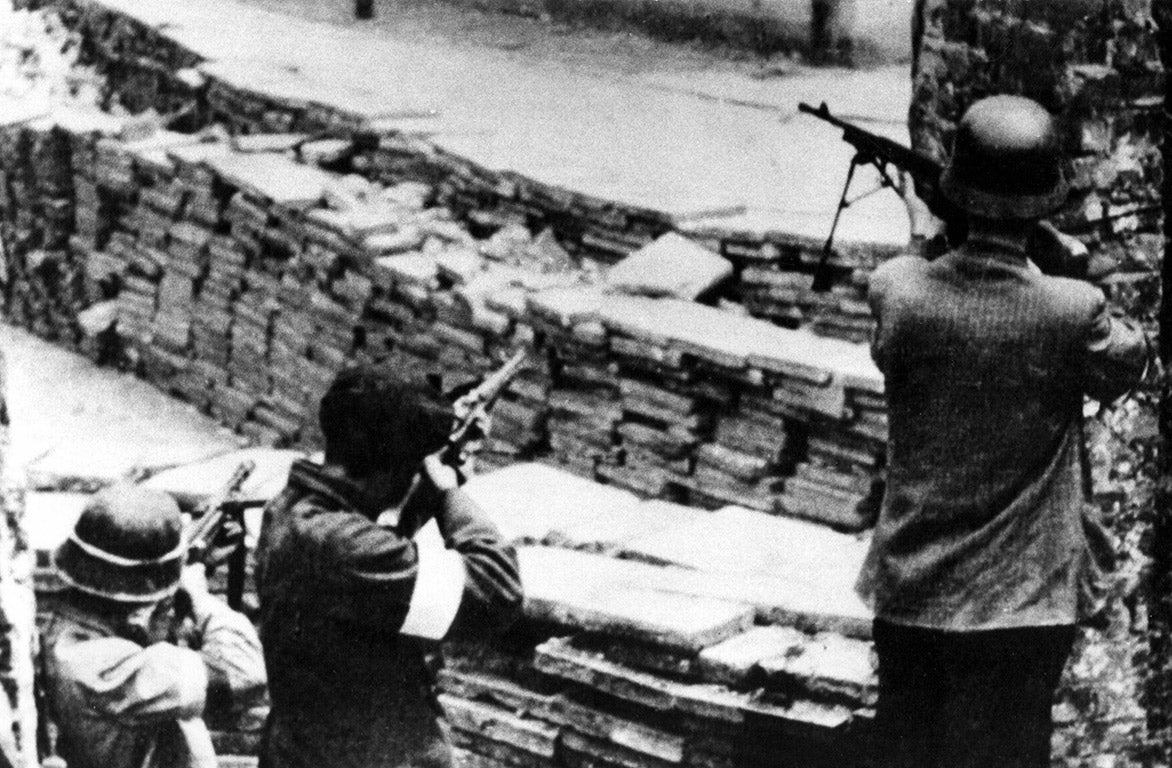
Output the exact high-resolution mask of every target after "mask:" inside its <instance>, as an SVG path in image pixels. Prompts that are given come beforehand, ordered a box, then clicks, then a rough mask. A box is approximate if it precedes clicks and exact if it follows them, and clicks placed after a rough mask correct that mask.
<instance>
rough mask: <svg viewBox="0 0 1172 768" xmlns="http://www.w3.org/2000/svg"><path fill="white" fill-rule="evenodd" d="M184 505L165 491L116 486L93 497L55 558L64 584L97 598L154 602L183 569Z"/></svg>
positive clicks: (167, 592) (176, 582)
mask: <svg viewBox="0 0 1172 768" xmlns="http://www.w3.org/2000/svg"><path fill="white" fill-rule="evenodd" d="M182 538H183V523H182V518H181V517H180V514H179V505H178V504H176V503H175V500H174V499H173V498H171V497H170V496H168V495H167V494H165V493H162V492H160V491H152V490H147V489H145V488H140V487H135V486H115V487H111V488H107V489H106V490H104V491H101V492H99V493H97V494H95V495H94V496H93V498H92V499H90V502H89V504H87V505H86V508H85V509H84V510H82V513H81V516H80V517H79V518H78V520H77V524H76V525H75V526H74V528H73V533H72V534H70V536H69V538H68V539H66V540H65V543H63V544H62V545H61V546H60V547H59V548H58V549H57V553H56V557H55V558H54V559H55V561H56V565H57V570H58V573H59V574H60V576H61V578H62V580H63V581H65V582H66V583H67V584H68V585H69V586H71V587H73V588H74V589H78V590H80V591H82V592H85V593H87V594H90V595H94V596H96V597H101V598H105V599H107V600H114V601H117V602H123V603H151V602H155V601H156V600H161V599H163V598H164V597H167V596H169V595H171V594H172V593H174V592H175V590H176V588H177V587H178V586H179V573H180V571H181V570H182V568H183V561H184V548H183V543H182Z"/></svg>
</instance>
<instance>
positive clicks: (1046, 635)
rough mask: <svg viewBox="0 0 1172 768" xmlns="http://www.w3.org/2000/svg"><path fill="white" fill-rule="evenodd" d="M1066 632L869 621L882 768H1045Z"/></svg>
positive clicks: (1069, 630)
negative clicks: (876, 667) (964, 629)
mask: <svg viewBox="0 0 1172 768" xmlns="http://www.w3.org/2000/svg"><path fill="white" fill-rule="evenodd" d="M1074 633H1075V630H1074V627H1073V626H1059V627H1026V628H1021V629H999V630H989V631H978V632H943V631H940V630H934V629H925V628H922V627H908V626H902V625H898V624H891V623H889V622H885V621H882V620H877V621H876V622H875V626H874V639H875V650H876V652H877V653H878V655H879V703H878V706H877V710H876V717H875V736H876V738H875V744H874V748H875V753H874V755H875V761H874V762H875V765H877V766H881V767H882V768H970V767H971V768H1027V767H1028V768H1048V766H1049V765H1050V734H1051V731H1052V729H1053V721H1052V720H1051V714H1050V711H1051V706H1052V705H1053V702H1054V691H1055V689H1056V688H1057V687H1058V680H1059V677H1061V675H1062V668H1063V667H1064V666H1065V664H1066V659H1067V657H1068V656H1069V655H1070V649H1071V646H1072V644H1073V643H1074Z"/></svg>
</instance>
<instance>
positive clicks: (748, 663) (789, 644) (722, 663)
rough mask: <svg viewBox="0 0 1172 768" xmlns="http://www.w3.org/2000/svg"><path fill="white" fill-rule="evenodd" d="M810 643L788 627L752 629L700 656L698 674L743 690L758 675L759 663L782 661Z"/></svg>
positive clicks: (799, 633)
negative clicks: (741, 687)
mask: <svg viewBox="0 0 1172 768" xmlns="http://www.w3.org/2000/svg"><path fill="white" fill-rule="evenodd" d="M808 639H809V636H808V635H806V634H805V633H804V632H799V631H798V630H796V629H793V628H791V627H776V626H770V627H753V628H752V629H750V630H748V631H747V632H745V633H743V634H740V635H737V636H736V637H730V638H729V639H728V640H725V641H724V642H722V643H717V644H716V645H712V646H709V647H708V648H705V649H704V650H703V651H701V652H700V673H701V675H702V676H703V678H704V679H705V680H707V681H709V682H713V683H721V684H723V685H730V686H734V687H737V686H743V685H745V684H746V683H748V682H749V681H750V679H751V678H753V677H754V676H755V674H756V673H759V672H760V670H759V667H758V664H759V663H760V662H761V660H762V659H775V658H781V657H784V656H786V655H787V654H789V653H790V652H792V651H793V650H794V649H797V648H801V647H802V644H803V643H804V642H806V641H807V640H808Z"/></svg>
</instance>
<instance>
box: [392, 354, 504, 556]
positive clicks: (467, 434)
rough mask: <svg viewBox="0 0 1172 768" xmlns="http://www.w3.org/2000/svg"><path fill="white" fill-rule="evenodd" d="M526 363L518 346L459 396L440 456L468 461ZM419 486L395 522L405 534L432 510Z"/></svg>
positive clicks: (451, 463)
mask: <svg viewBox="0 0 1172 768" xmlns="http://www.w3.org/2000/svg"><path fill="white" fill-rule="evenodd" d="M524 364H525V350H523V349H522V350H518V351H517V352H516V353H515V354H514V355H513V356H512V357H510V358H509V359H508V360H506V361H505V363H504V365H502V366H501V367H500V368H498V369H496V370H495V371H493V372H492V373H490V374H489V375H488V376H486V377H485V379H484V380H483V381H481V382H480V383H479V384H477V385H476V386H475V387H473V388H472V389H471V390H469V391H468V392H466V393H464V394H463V395H461V396H459V397H458V398H456V400H455V402H453V403H452V411H453V412H454V413H455V417H456V418H455V421H454V423H453V424H452V429H451V432H449V433H448V439H447V442H446V443H445V444H444V447H443V448H442V449H441V453H440V458H441V460H442V461H443V462H444V463H445V464H447V465H448V466H451V467H454V468H456V469H457V471H459V467H460V465H461V464H463V463H464V459H465V458H466V456H465V452H466V451H467V449H468V444H469V443H472V442H475V441H476V440H480V439H482V438H483V437H484V436H485V435H484V426H483V425H484V423H485V421H486V420H487V418H488V414H489V411H491V410H492V406H493V405H494V404H495V403H496V401H497V399H498V398H499V397H500V396H501V393H502V392H504V390H505V387H507V386H508V384H509V382H510V381H512V380H513V379H514V378H515V377H516V375H517V374H518V373H520V372H521V366H522V365H524ZM419 487H420V484H419V483H416V484H415V486H414V487H413V488H412V490H411V492H410V493H409V494H408V497H407V499H406V500H405V501H404V502H403V504H402V511H401V513H400V516H399V522H398V524H397V525H396V526H395V527H396V529H397V530H398V531H399V532H400V533H401V534H403V535H404V536H406V537H408V538H410V537H411V536H413V535H414V534H415V532H416V531H418V530H419V528H421V527H422V526H423V524H424V523H426V522H427V520H428V517H429V510H428V509H426V507H427V504H426V503H425V502H423V501H422V500H421V496H422V494H421V493H419V492H418V489H419Z"/></svg>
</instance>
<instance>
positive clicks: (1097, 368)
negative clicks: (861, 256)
mask: <svg viewBox="0 0 1172 768" xmlns="http://www.w3.org/2000/svg"><path fill="white" fill-rule="evenodd" d="M870 301H871V306H872V310H873V312H874V314H875V316H876V318H877V320H878V330H877V332H876V337H875V341H874V345H873V349H872V352H873V355H874V358H875V361H876V363H877V364H878V365H879V368H880V369H881V370H882V371H883V373H884V376H885V379H886V389H887V400H888V408H889V418H890V441H889V444H888V466H887V490H886V495H885V497H884V499H883V507H882V511H881V513H880V517H879V522H878V525H877V527H876V529H875V534H874V539H873V541H872V547H871V552H870V556H869V557H868V564H867V567H866V568H865V570H864V578H863V580H862V582H861V584H862V586H863V587H864V591H865V592H868V593H870V595H869V596H870V597H871V598H872V599H873V602H874V604H875V608H876V613H877V615H878V616H879V617H880V618H884V619H886V620H888V621H892V622H896V623H902V624H910V625H917V626H927V627H935V628H938V629H947V630H974V629H993V628H1004V627H1015V626H1029V625H1035V626H1036V625H1057V624H1070V623H1073V622H1074V621H1075V619H1076V607H1077V592H1078V582H1079V577H1080V569H1081V568H1082V565H1083V561H1084V558H1085V554H1086V548H1087V543H1086V538H1085V536H1084V534H1083V528H1082V518H1081V515H1082V513H1083V505H1084V503H1085V502H1086V498H1085V490H1084V484H1083V482H1082V468H1081V465H1080V439H1081V438H1080V433H1081V429H1080V425H1081V413H1082V408H1083V397H1084V395H1087V396H1090V397H1091V398H1094V399H1096V400H1099V401H1103V402H1109V401H1112V400H1114V399H1116V398H1118V397H1119V396H1121V395H1123V394H1124V393H1126V392H1127V391H1128V390H1129V389H1130V388H1131V387H1133V386H1135V385H1136V383H1137V382H1138V381H1139V379H1140V377H1141V375H1142V372H1143V370H1144V367H1145V364H1146V362H1147V360H1148V349H1147V344H1146V340H1145V338H1144V336H1143V334H1142V333H1141V332H1140V331H1138V330H1136V329H1134V328H1132V327H1130V326H1128V325H1126V324H1124V323H1123V322H1121V321H1119V320H1117V319H1113V318H1112V317H1111V316H1110V315H1109V314H1108V312H1107V308H1106V304H1105V301H1104V298H1103V295H1102V292H1101V291H1100V290H1098V289H1097V288H1095V287H1093V286H1091V285H1089V284H1087V283H1083V282H1079V281H1075V280H1069V279H1064V278H1057V277H1048V276H1044V275H1042V274H1040V273H1039V272H1038V271H1037V270H1036V269H1034V268H1033V267H1032V265H1030V264H1029V263H1028V262H1027V261H1026V260H1025V258H1024V255H1023V254H1020V253H1015V252H1012V251H1009V250H1006V249H1005V248H1004V247H1001V246H994V245H987V244H981V243H969V244H967V245H965V246H963V247H962V248H961V249H960V250H958V251H956V252H952V253H950V254H948V255H946V256H944V257H942V258H940V259H939V260H937V261H934V262H931V263H929V262H927V261H924V260H922V259H919V258H914V257H900V258H897V259H893V260H892V261H890V262H888V263H886V264H884V265H883V266H881V267H880V268H879V269H878V270H876V271H875V273H874V274H873V276H872V279H871V287H870Z"/></svg>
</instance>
